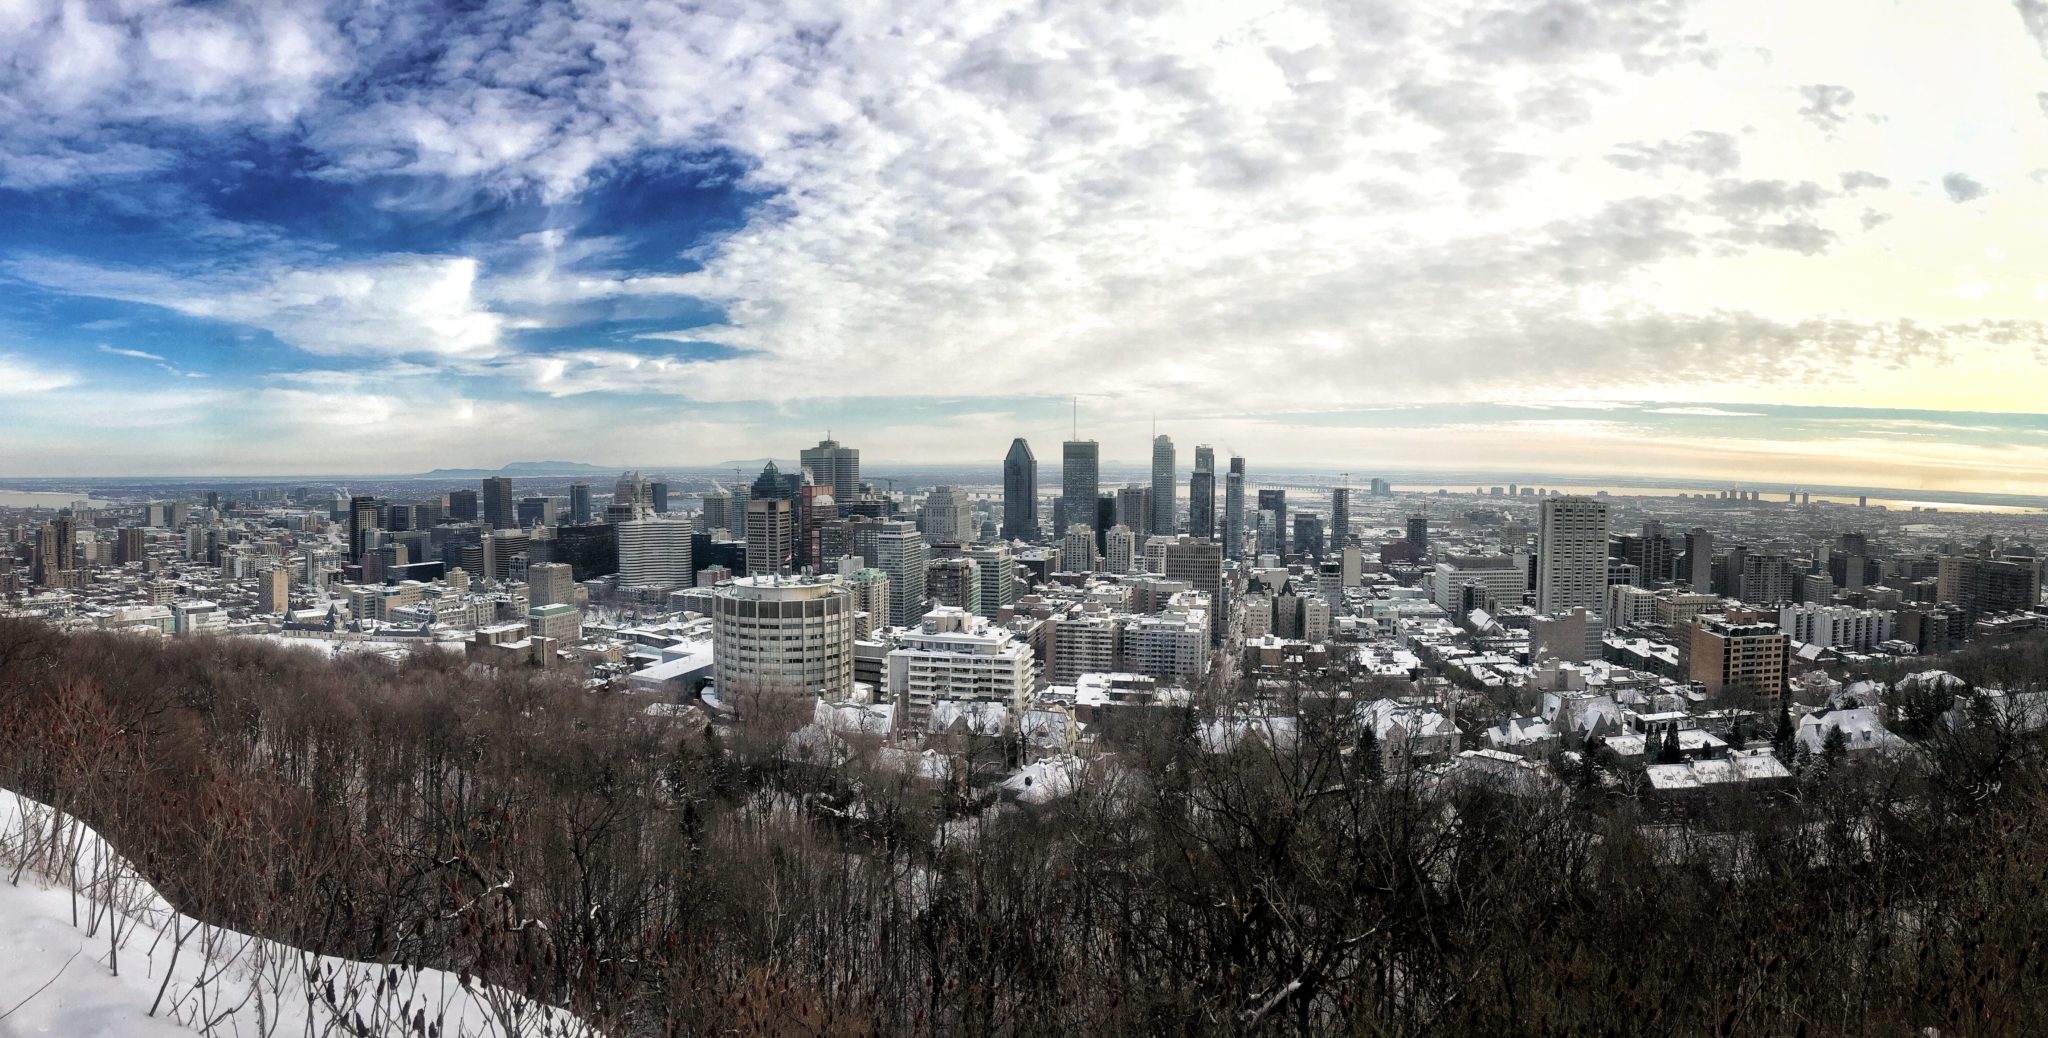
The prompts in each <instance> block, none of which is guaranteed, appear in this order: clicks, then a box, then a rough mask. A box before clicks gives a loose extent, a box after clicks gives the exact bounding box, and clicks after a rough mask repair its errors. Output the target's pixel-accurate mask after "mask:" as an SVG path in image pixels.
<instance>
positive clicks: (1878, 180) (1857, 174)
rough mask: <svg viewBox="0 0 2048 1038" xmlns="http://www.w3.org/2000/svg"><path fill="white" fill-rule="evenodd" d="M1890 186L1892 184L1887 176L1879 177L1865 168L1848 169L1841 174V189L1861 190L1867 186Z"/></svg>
mask: <svg viewBox="0 0 2048 1038" xmlns="http://www.w3.org/2000/svg"><path fill="white" fill-rule="evenodd" d="M1890 186H1892V182H1891V180H1890V179H1889V178H1886V177H1881V176H1878V175H1877V174H1875V173H1871V172H1867V171H1865V170H1860V169H1858V170H1850V171H1849V172H1847V173H1844V174H1842V190H1843V191H1861V190H1863V189H1864V188H1868V187H1875V188H1885V187H1890Z"/></svg>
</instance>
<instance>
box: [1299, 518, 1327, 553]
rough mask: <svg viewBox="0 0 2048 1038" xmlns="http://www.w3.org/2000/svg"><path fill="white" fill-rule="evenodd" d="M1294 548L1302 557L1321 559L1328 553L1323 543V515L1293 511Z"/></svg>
mask: <svg viewBox="0 0 2048 1038" xmlns="http://www.w3.org/2000/svg"><path fill="white" fill-rule="evenodd" d="M1294 550H1295V551H1296V552H1298V553H1299V554H1300V555H1301V556H1302V557H1303V558H1307V557H1309V556H1314V557H1315V558H1318V559H1321V558H1323V557H1325V556H1326V555H1327V554H1328V550H1327V549H1326V548H1325V547H1324V544H1323V517H1322V516H1320V515H1317V514H1315V513H1314V512H1296V513H1294Z"/></svg>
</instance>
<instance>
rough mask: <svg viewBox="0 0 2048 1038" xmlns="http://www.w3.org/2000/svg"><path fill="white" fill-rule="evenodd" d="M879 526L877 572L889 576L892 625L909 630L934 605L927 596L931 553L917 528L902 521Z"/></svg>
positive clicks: (884, 523) (877, 533)
mask: <svg viewBox="0 0 2048 1038" xmlns="http://www.w3.org/2000/svg"><path fill="white" fill-rule="evenodd" d="M877 526H879V527H880V529H878V530H876V532H875V568H876V569H879V570H881V571H882V572H884V573H886V574H888V575H889V622H890V623H891V624H894V625H895V626H897V627H908V626H910V625H911V624H914V623H916V622H917V621H919V620H921V619H923V618H924V613H925V610H926V609H927V608H929V607H930V604H931V603H930V601H929V600H928V598H927V597H926V595H925V587H926V584H925V578H926V574H925V568H926V561H927V558H928V557H929V552H928V551H927V549H926V547H925V543H924V538H923V537H920V536H918V533H917V526H916V524H914V523H907V522H902V521H900V520H899V521H891V522H883V523H878V524H877Z"/></svg>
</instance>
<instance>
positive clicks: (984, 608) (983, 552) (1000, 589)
mask: <svg viewBox="0 0 2048 1038" xmlns="http://www.w3.org/2000/svg"><path fill="white" fill-rule="evenodd" d="M967 557H968V558H970V559H973V560H974V562H975V564H976V565H977V566H979V567H981V569H980V573H981V615H983V616H986V617H989V618H991V619H993V618H994V617H995V615H996V613H997V612H999V611H1000V610H1001V609H1002V608H1003V607H1004V606H1011V605H1016V604H1017V560H1016V559H1015V558H1013V557H1011V555H1010V549H1008V548H1005V547H1003V546H1002V545H1000V544H985V545H978V546H976V547H972V548H969V549H967Z"/></svg>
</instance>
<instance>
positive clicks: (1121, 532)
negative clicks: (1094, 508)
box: [1102, 523, 1138, 573]
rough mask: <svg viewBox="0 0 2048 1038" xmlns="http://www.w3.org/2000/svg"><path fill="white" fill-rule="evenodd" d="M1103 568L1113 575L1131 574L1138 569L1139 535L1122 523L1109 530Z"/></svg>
mask: <svg viewBox="0 0 2048 1038" xmlns="http://www.w3.org/2000/svg"><path fill="white" fill-rule="evenodd" d="M1104 544H1105V545H1106V546H1107V549H1108V550H1106V551H1104V552H1103V553H1102V568H1103V569H1105V570H1108V571H1109V572H1111V573H1130V572H1133V571H1134V570H1136V569H1137V568H1138V535H1137V534H1136V533H1134V532H1132V530H1131V528H1130V527H1128V526H1125V525H1124V524H1122V523H1118V524H1116V525H1115V526H1112V527H1110V528H1109V534H1108V536H1107V537H1106V538H1105V539H1104Z"/></svg>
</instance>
